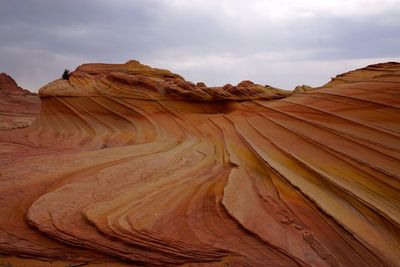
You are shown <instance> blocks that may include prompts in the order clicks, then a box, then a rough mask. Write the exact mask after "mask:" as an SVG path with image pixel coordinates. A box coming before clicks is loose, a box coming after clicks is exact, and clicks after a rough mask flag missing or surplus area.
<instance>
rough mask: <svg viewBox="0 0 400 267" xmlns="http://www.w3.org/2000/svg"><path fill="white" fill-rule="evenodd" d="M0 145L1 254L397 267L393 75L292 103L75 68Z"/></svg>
mask: <svg viewBox="0 0 400 267" xmlns="http://www.w3.org/2000/svg"><path fill="white" fill-rule="evenodd" d="M39 94H40V96H41V100H42V107H41V113H40V116H39V117H38V119H37V121H36V122H35V123H34V124H33V125H32V126H31V127H29V128H27V129H22V130H16V131H14V134H13V136H8V137H7V138H8V139H6V138H4V136H3V135H2V136H0V138H1V139H2V140H3V142H4V143H6V144H9V145H10V146H11V145H15V144H18V145H19V146H20V147H21V149H23V151H24V155H23V156H21V155H20V156H18V155H17V154H12V155H11V156H10V155H9V156H7V157H4V158H3V159H2V160H1V161H0V162H1V164H2V165H1V176H0V214H1V217H0V252H2V253H9V254H13V255H19V256H26V257H31V258H40V259H47V260H55V259H58V260H63V261H69V262H80V263H96V262H97V263H98V262H100V263H108V264H111V265H112V264H117V263H118V261H119V260H122V261H125V262H129V264H137V265H148V266H175V265H186V266H196V265H204V266H310V265H311V266H399V262H400V190H399V189H400V181H399V176H400V110H399V109H400V64H398V63H393V62H392V63H385V64H377V65H372V66H368V67H367V68H364V69H360V70H356V71H353V72H350V73H346V74H343V75H339V76H338V77H336V78H335V79H333V80H332V81H331V82H329V83H328V84H326V85H325V86H323V87H320V88H308V87H307V90H297V92H296V93H295V94H293V95H290V93H289V92H287V91H284V90H281V89H277V88H272V87H269V86H261V85H256V84H253V83H252V82H250V81H243V82H241V83H240V84H238V85H237V86H232V85H225V86H223V87H214V88H209V87H207V86H206V85H204V84H202V83H199V84H197V85H195V84H193V83H191V82H188V81H185V80H184V79H183V78H182V77H180V76H179V75H177V74H174V73H171V72H169V71H166V70H160V69H154V68H150V67H148V66H144V65H141V64H140V63H139V62H137V61H129V62H127V63H126V64H85V65H82V66H80V67H78V68H77V69H76V70H75V71H74V72H73V73H72V74H71V75H70V78H69V80H57V81H54V82H52V83H50V84H48V85H46V86H45V87H43V88H42V89H41V90H40V92H39Z"/></svg>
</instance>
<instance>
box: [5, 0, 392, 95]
mask: <svg viewBox="0 0 400 267" xmlns="http://www.w3.org/2000/svg"><path fill="white" fill-rule="evenodd" d="M129 59H137V60H139V61H140V62H142V63H144V64H147V65H151V66H153V67H160V68H167V69H170V70H171V71H173V72H176V73H179V74H181V75H182V76H184V77H185V78H186V79H187V80H191V81H193V82H197V81H204V82H206V84H208V85H210V86H211V85H223V84H225V83H232V84H236V83H237V82H239V81H241V80H244V79H250V80H253V81H255V82H257V83H261V84H269V85H273V86H277V87H281V88H286V89H292V88H293V87H294V86H296V85H298V84H309V85H312V86H318V85H322V84H323V83H325V82H326V81H328V80H329V79H330V77H331V76H335V74H339V73H342V72H344V71H348V70H351V69H354V68H358V67H363V66H365V65H368V64H372V63H377V62H383V61H400V0H324V1H322V0H321V1H316V0H302V1H298V0H242V1H241V0H113V1H110V0H67V1H61V0H58V1H56V0H0V72H7V73H9V74H10V75H12V76H13V77H14V78H15V79H16V80H17V82H18V83H19V84H20V85H21V86H23V87H25V88H28V89H30V90H33V91H36V90H37V89H38V88H40V87H41V86H42V85H44V84H46V83H47V82H49V81H51V80H54V79H57V78H59V77H60V75H61V74H62V72H63V71H64V69H65V68H67V69H70V70H73V69H75V68H76V67H77V66H78V65H80V64H82V63H87V62H110V63H123V62H126V61H128V60H129Z"/></svg>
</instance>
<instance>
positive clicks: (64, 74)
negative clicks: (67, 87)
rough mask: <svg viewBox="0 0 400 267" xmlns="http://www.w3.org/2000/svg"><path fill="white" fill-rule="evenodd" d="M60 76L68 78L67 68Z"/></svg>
mask: <svg viewBox="0 0 400 267" xmlns="http://www.w3.org/2000/svg"><path fill="white" fill-rule="evenodd" d="M62 78H63V79H64V80H68V79H69V70H67V69H65V70H64V73H63V75H62Z"/></svg>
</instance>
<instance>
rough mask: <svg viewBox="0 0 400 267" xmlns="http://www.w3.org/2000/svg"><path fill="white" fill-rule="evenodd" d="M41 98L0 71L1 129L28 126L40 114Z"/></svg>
mask: <svg viewBox="0 0 400 267" xmlns="http://www.w3.org/2000/svg"><path fill="white" fill-rule="evenodd" d="M39 110H40V99H39V97H38V95H37V94H36V93H32V92H30V91H28V90H26V89H23V88H21V87H19V86H18V85H17V83H16V82H15V81H14V79H13V78H11V77H10V76H9V75H8V74H6V73H0V130H10V129H15V128H25V127H28V126H29V125H30V124H31V123H32V121H33V120H34V119H35V117H36V116H37V115H38V114H39Z"/></svg>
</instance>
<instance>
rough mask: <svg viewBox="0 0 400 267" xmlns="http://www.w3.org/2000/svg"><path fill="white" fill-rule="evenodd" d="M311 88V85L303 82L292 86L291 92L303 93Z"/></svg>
mask: <svg viewBox="0 0 400 267" xmlns="http://www.w3.org/2000/svg"><path fill="white" fill-rule="evenodd" d="M312 89H313V88H312V87H311V86H309V85H305V84H303V85H299V86H296V88H294V90H293V93H304V92H307V91H310V90H312Z"/></svg>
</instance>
